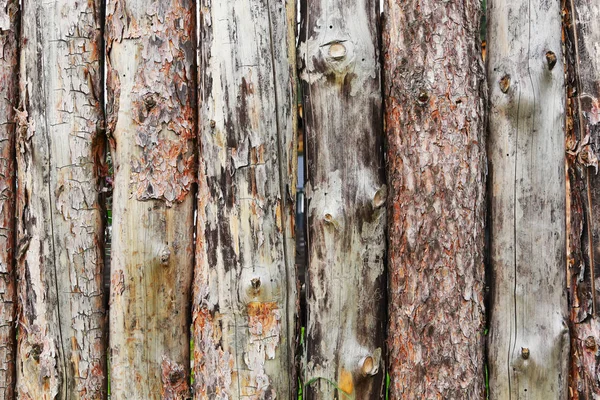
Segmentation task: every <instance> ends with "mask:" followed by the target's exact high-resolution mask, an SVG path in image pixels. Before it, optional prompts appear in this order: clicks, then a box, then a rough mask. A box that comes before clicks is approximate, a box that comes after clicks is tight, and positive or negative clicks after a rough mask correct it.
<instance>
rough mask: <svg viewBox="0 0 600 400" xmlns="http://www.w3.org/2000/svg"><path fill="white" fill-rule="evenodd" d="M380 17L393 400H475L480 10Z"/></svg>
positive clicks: (416, 4)
mask: <svg viewBox="0 0 600 400" xmlns="http://www.w3.org/2000/svg"><path fill="white" fill-rule="evenodd" d="M387 11H388V14H387V16H386V18H385V25H384V29H383V49H384V57H383V59H384V71H385V76H384V82H385V107H386V110H385V122H386V130H387V132H386V133H387V143H388V181H389V182H390V198H389V201H388V206H389V210H390V211H389V212H390V214H389V218H390V221H389V246H390V248H389V308H388V309H389V327H388V346H389V368H390V371H389V373H390V378H391V386H390V395H391V397H392V398H398V399H400V398H402V399H421V398H422V399H477V398H483V394H484V380H483V379H484V372H483V366H484V347H483V333H484V332H483V329H484V301H483V297H484V296H483V289H484V259H483V250H484V243H485V240H484V239H485V235H484V222H485V215H484V211H485V201H484V200H485V174H486V163H485V162H486V158H485V129H486V127H485V118H484V112H485V99H486V93H487V89H486V86H485V76H484V70H483V63H482V60H481V49H480V46H479V43H480V41H479V21H480V14H481V8H480V3H479V2H478V1H454V2H440V1H435V0H412V1H399V0H388V2H387Z"/></svg>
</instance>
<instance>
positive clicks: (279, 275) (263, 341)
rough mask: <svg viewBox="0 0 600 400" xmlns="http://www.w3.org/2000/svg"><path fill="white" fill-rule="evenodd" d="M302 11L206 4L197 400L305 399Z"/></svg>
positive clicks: (258, 4) (286, 5)
mask: <svg viewBox="0 0 600 400" xmlns="http://www.w3.org/2000/svg"><path fill="white" fill-rule="evenodd" d="M295 11H296V9H295V1H292V0H290V1H266V2H264V1H254V0H252V1H239V0H236V1H220V0H219V1H211V0H203V1H202V2H201V7H200V15H201V29H200V32H201V43H202V45H201V66H200V73H201V88H200V97H201V103H202V106H201V108H200V123H201V129H200V131H201V137H200V140H199V142H200V167H199V182H198V186H199V195H198V233H197V244H196V270H195V271H196V273H195V278H194V279H195V280H194V301H193V304H194V310H193V330H194V378H195V382H196V383H195V398H196V399H229V398H235V399H237V398H249V399H274V398H278V399H288V398H289V399H291V398H294V397H295V396H296V393H295V384H296V382H295V372H294V370H295V368H294V366H295V362H294V349H295V340H294V334H295V318H296V314H297V313H296V302H297V299H296V295H297V290H296V283H295V279H296V278H295V275H296V274H295V270H294V254H295V252H294V199H295V188H296V153H295V151H296V145H295V143H296V141H295V132H296V130H295V126H296V115H295V112H296V107H295V104H296V101H295V100H296V96H295V71H294V70H295V68H294V67H295V48H294V47H295Z"/></svg>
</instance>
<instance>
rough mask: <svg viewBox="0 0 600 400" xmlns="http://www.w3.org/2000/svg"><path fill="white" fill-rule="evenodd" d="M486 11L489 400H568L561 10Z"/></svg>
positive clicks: (500, 6) (519, 4) (498, 7)
mask: <svg viewBox="0 0 600 400" xmlns="http://www.w3.org/2000/svg"><path fill="white" fill-rule="evenodd" d="M488 7H489V8H488V10H489V11H488V17H489V18H488V36H487V43H488V46H487V48H488V71H487V76H488V84H489V93H490V111H489V146H488V148H489V153H488V154H489V159H490V172H489V174H490V193H489V196H490V226H489V228H490V233H491V248H490V262H491V277H490V286H491V310H490V313H491V318H490V333H489V346H488V362H489V382H490V398H491V399H507V398H511V399H513V400H515V399H531V398H536V399H566V398H567V374H568V369H567V362H568V354H569V333H568V328H567V321H568V314H567V298H566V290H565V287H566V286H565V266H566V264H565V261H566V260H565V242H566V237H565V208H566V204H565V156H564V151H565V150H564V149H565V148H564V140H565V121H564V114H565V93H564V87H563V85H564V68H563V57H562V51H561V47H562V43H561V21H560V3H559V2H558V1H550V2H548V1H540V0H531V1H517V0H515V1H512V2H506V1H497V0H492V1H490V2H489V3H488Z"/></svg>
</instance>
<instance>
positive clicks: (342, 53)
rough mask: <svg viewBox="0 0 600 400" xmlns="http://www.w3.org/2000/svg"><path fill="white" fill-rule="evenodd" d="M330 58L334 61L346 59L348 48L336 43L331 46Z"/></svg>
mask: <svg viewBox="0 0 600 400" xmlns="http://www.w3.org/2000/svg"><path fill="white" fill-rule="evenodd" d="M329 57H331V58H333V59H334V60H342V59H344V57H346V46H344V45H343V44H342V43H341V42H334V43H332V44H331V45H330V46H329Z"/></svg>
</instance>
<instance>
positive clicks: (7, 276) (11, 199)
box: [0, 0, 19, 400]
mask: <svg viewBox="0 0 600 400" xmlns="http://www.w3.org/2000/svg"><path fill="white" fill-rule="evenodd" d="M18 18H19V2H18V0H2V1H0V47H1V48H2V54H1V55H0V399H2V400H11V399H14V398H15V381H16V370H15V357H16V340H15V337H16V336H15V335H16V333H15V329H16V304H17V292H16V291H17V287H16V281H15V261H14V255H15V167H16V162H15V123H14V120H15V112H14V110H15V109H16V107H17V101H18V91H17V89H18V74H17V72H18V71H17V61H18V55H17V48H18V45H17V42H18V34H19V24H18Z"/></svg>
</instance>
